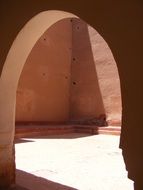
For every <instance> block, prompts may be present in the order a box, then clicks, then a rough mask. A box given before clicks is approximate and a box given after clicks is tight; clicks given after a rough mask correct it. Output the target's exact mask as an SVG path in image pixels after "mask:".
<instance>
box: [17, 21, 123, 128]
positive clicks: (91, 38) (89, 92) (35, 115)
mask: <svg viewBox="0 0 143 190" xmlns="http://www.w3.org/2000/svg"><path fill="white" fill-rule="evenodd" d="M102 114H106V115H107V120H109V124H110V123H111V124H114V123H115V122H116V123H117V122H118V123H119V121H120V117H121V98H120V86H119V78H118V71H117V68H116V63H115V61H114V59H113V56H112V54H111V51H110V49H109V47H108V46H107V44H106V43H105V41H104V40H103V38H102V37H101V36H100V35H99V34H98V33H97V32H96V31H95V30H94V29H93V28H92V27H90V26H88V25H87V24H86V23H84V22H83V21H81V20H80V19H72V20H70V19H65V20H62V21H60V22H58V23H56V24H55V25H53V26H52V27H51V28H50V29H48V30H47V31H46V32H45V34H44V35H43V36H42V37H41V38H40V39H39V40H38V42H37V43H36V45H35V46H34V48H33V49H32V51H31V53H30V55H29V57H28V59H27V61H26V63H25V66H24V68H23V72H22V74H21V77H20V80H19V85H18V90H17V106H16V121H46V122H63V121H69V120H70V121H72V120H88V119H93V118H95V117H99V116H100V115H102Z"/></svg>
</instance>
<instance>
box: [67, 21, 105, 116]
mask: <svg viewBox="0 0 143 190" xmlns="http://www.w3.org/2000/svg"><path fill="white" fill-rule="evenodd" d="M72 23H73V27H72V31H73V32H72V42H73V51H72V64H71V68H72V70H71V73H72V77H71V102H70V103H71V104H70V105H71V110H70V115H71V120H80V119H84V120H86V119H87V120H88V119H92V118H94V117H99V116H100V115H102V114H104V113H105V110H104V106H103V101H102V97H101V93H100V89H99V84H98V79H97V72H96V67H95V63H94V57H93V52H92V49H91V42H90V38H89V33H88V25H87V24H86V23H85V22H83V21H81V20H79V19H73V22H72Z"/></svg>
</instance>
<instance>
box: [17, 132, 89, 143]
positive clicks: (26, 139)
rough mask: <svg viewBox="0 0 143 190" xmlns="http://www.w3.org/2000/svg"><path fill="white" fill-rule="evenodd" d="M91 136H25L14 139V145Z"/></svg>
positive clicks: (84, 134) (83, 134)
mask: <svg viewBox="0 0 143 190" xmlns="http://www.w3.org/2000/svg"><path fill="white" fill-rule="evenodd" d="M88 136H92V135H90V134H86V133H69V134H61V135H60V134H59V135H45V136H44V135H35V136H33V135H32V136H29V135H28V136H25V137H23V138H15V140H14V144H19V143H28V142H35V139H76V138H83V137H88Z"/></svg>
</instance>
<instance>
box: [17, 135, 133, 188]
mask: <svg viewBox="0 0 143 190" xmlns="http://www.w3.org/2000/svg"><path fill="white" fill-rule="evenodd" d="M71 137H73V138H71ZM19 142H20V143H18V142H17V143H16V145H15V146H16V167H17V169H18V170H17V184H18V185H21V186H23V187H25V188H29V189H30V190H47V189H49V190H60V189H61V190H63V189H65V190H74V189H78V190H121V189H122V190H132V189H133V187H132V181H130V180H129V179H128V178H127V173H126V171H125V166H124V162H123V159H122V155H121V150H120V149H119V148H118V147H119V136H113V135H93V136H85V135H81V136H79V137H77V136H76V134H72V135H62V136H60V137H58V136H53V137H39V138H26V139H21V141H19Z"/></svg>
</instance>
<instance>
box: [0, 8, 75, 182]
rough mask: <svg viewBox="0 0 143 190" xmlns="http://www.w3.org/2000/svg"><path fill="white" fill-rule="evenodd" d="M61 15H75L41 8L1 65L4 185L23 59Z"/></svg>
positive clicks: (10, 172)
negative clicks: (6, 159)
mask: <svg viewBox="0 0 143 190" xmlns="http://www.w3.org/2000/svg"><path fill="white" fill-rule="evenodd" d="M65 18H78V17H77V16H76V15H74V14H72V13H68V12H63V11H56V10H55V11H51V10H50V11H45V12H42V13H39V14H38V15H36V16H35V17H33V18H32V19H31V20H30V21H29V22H28V23H27V24H26V25H25V26H24V27H23V29H22V30H21V31H20V32H19V34H18V35H17V37H16V39H15V40H14V42H13V44H12V46H11V48H10V50H9V53H8V55H7V58H6V61H5V63H4V66H3V70H2V74H1V78H0V105H1V107H0V118H1V120H0V126H2V127H1V129H0V132H1V134H2V138H0V143H1V145H4V147H8V149H7V150H8V153H9V154H8V160H9V168H8V169H7V170H6V171H5V167H6V166H7V163H6V162H5V163H4V164H3V165H4V169H3V170H1V171H0V172H1V173H4V175H8V176H10V177H9V178H7V179H5V180H9V182H6V183H7V184H9V183H10V184H11V181H12V180H13V177H12V176H14V170H13V165H14V154H12V153H11V152H12V147H13V140H14V133H15V131H14V129H15V104H16V89H17V85H18V81H19V77H20V74H21V72H22V69H23V66H24V64H25V61H26V59H27V57H28V55H29V53H30V52H31V50H32V48H33V46H34V45H35V44H36V42H37V41H38V39H39V38H40V37H41V36H42V34H43V33H44V32H45V31H46V30H47V29H48V28H49V27H51V26H52V25H53V24H55V23H56V22H58V21H59V20H62V19H65ZM3 154H4V155H3V157H5V156H7V152H6V151H5V152H4V153H3Z"/></svg>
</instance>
